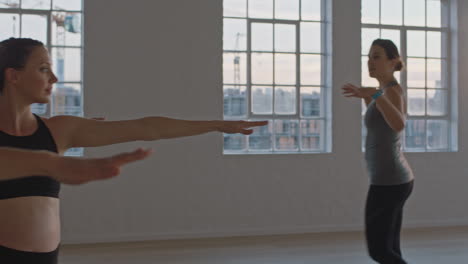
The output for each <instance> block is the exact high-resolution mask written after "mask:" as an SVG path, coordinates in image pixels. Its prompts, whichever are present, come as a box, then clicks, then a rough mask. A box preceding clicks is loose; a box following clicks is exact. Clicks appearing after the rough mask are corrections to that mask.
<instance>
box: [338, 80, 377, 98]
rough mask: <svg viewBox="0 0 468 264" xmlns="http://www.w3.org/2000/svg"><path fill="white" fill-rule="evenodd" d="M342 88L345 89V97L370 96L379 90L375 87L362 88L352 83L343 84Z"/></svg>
mask: <svg viewBox="0 0 468 264" xmlns="http://www.w3.org/2000/svg"><path fill="white" fill-rule="evenodd" d="M341 89H342V90H343V95H344V96H345V97H356V98H362V99H366V98H370V97H371V96H372V95H373V94H375V93H376V92H377V89H375V88H360V87H356V86H354V85H352V84H350V83H347V84H345V85H343V87H342V88H341Z"/></svg>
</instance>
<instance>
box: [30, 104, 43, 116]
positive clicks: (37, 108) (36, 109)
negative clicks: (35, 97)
mask: <svg viewBox="0 0 468 264" xmlns="http://www.w3.org/2000/svg"><path fill="white" fill-rule="evenodd" d="M31 112H33V113H34V114H36V115H45V113H46V112H47V104H32V105H31Z"/></svg>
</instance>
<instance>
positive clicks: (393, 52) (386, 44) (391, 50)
mask: <svg viewBox="0 0 468 264" xmlns="http://www.w3.org/2000/svg"><path fill="white" fill-rule="evenodd" d="M372 46H379V47H382V48H383V49H384V50H385V54H387V57H388V59H390V60H393V59H398V60H399V61H398V63H397V65H396V66H395V71H401V70H402V69H403V61H402V60H401V57H400V53H399V52H398V48H397V47H396V45H395V43H393V41H391V40H389V39H376V40H374V41H373V42H372Z"/></svg>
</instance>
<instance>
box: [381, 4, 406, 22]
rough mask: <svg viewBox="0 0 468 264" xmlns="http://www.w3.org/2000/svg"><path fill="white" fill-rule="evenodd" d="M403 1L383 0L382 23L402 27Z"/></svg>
mask: <svg viewBox="0 0 468 264" xmlns="http://www.w3.org/2000/svg"><path fill="white" fill-rule="evenodd" d="M401 1H402V0H381V2H382V9H381V12H382V18H381V21H380V23H382V24H386V25H402V23H403V14H402V13H403V5H402V3H401Z"/></svg>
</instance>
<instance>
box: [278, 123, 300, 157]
mask: <svg viewBox="0 0 468 264" xmlns="http://www.w3.org/2000/svg"><path fill="white" fill-rule="evenodd" d="M275 139H276V140H275V149H276V150H283V151H287V150H297V149H298V148H299V127H298V121H297V120H275Z"/></svg>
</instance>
